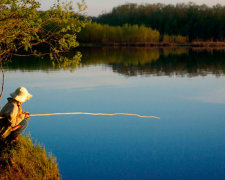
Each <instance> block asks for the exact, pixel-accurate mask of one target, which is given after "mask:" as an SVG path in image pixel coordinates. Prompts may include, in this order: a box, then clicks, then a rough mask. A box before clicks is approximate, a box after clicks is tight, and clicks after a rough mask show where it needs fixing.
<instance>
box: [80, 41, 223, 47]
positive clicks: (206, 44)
mask: <svg viewBox="0 0 225 180" xmlns="http://www.w3.org/2000/svg"><path fill="white" fill-rule="evenodd" d="M104 46H113V47H159V48H160V47H191V48H195V47H196V48H201V47H203V48H225V42H222V41H219V42H214V41H206V42H204V41H194V42H185V43H184V42H182V43H179V42H126V43H117V42H107V43H105V42H104V43H103V42H96V43H80V47H104Z"/></svg>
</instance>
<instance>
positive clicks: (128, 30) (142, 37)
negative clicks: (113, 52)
mask: <svg viewBox="0 0 225 180" xmlns="http://www.w3.org/2000/svg"><path fill="white" fill-rule="evenodd" d="M159 38H160V33H159V32H158V31H157V30H153V29H152V28H150V27H145V26H143V25H142V26H138V25H128V24H125V25H123V26H122V27H120V26H109V25H101V24H98V23H89V24H88V25H87V26H86V27H85V28H84V29H83V30H82V31H81V33H80V34H79V41H80V42H85V43H97V42H102V43H149V42H158V41H159Z"/></svg>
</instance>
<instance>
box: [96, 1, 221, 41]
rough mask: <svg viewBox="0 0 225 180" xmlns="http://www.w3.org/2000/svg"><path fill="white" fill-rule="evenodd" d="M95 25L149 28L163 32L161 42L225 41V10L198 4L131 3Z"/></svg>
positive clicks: (98, 20)
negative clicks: (180, 39)
mask: <svg viewBox="0 0 225 180" xmlns="http://www.w3.org/2000/svg"><path fill="white" fill-rule="evenodd" d="M92 20H93V21H94V22H97V23H100V24H108V25H112V26H123V25H125V24H129V25H139V26H142V25H145V26H146V27H151V28H152V29H156V30H158V31H159V32H160V34H161V36H160V40H161V41H162V40H163V37H164V36H165V35H181V36H185V37H188V41H189V42H192V41H224V39H225V6H222V5H219V4H218V5H216V6H213V7H209V6H207V5H196V4H194V3H191V2H190V3H187V4H184V3H182V4H176V5H165V4H141V5H138V4H134V3H128V4H124V5H120V6H118V7H115V8H113V9H112V11H111V12H109V13H104V14H101V15H99V16H98V17H93V18H92Z"/></svg>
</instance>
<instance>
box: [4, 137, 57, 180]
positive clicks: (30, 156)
mask: <svg viewBox="0 0 225 180" xmlns="http://www.w3.org/2000/svg"><path fill="white" fill-rule="evenodd" d="M0 179H60V174H59V169H58V165H57V162H56V158H55V157H53V155H52V154H48V155H47V154H46V151H45V148H44V147H42V146H41V145H33V143H32V141H31V139H30V137H23V136H19V137H18V141H17V142H16V143H15V144H14V145H11V146H9V145H8V146H6V147H1V149H0Z"/></svg>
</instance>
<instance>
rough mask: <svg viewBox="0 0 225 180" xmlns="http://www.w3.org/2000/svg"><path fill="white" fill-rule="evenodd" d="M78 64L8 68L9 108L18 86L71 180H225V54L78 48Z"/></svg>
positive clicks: (37, 130)
mask: <svg viewBox="0 0 225 180" xmlns="http://www.w3.org/2000/svg"><path fill="white" fill-rule="evenodd" d="M79 50H80V52H81V53H82V55H83V57H82V62H81V65H80V66H79V67H77V68H71V67H64V68H57V67H56V66H53V65H52V63H51V62H50V61H49V59H37V58H25V59H24V58H23V59H16V62H12V63H9V64H8V65H7V66H5V68H4V69H5V76H6V80H5V91H4V95H3V97H2V100H1V105H4V104H5V103H6V98H7V97H8V96H9V94H10V93H11V92H13V91H14V90H15V89H16V88H17V87H19V86H25V87H26V88H27V89H28V90H29V92H30V93H31V94H33V98H32V99H31V100H30V101H28V102H26V103H24V104H23V109H24V110H26V111H28V112H30V113H31V114H39V113H40V114H44V113H56V112H91V113H116V112H123V113H137V114H141V115H153V116H158V117H160V118H161V119H160V120H159V119H151V118H139V117H134V116H121V115H119V116H90V115H64V116H46V117H32V118H31V119H30V121H29V128H28V129H27V133H30V134H31V137H32V139H33V140H34V141H36V142H37V143H40V144H42V145H44V146H45V147H46V151H47V152H52V153H53V154H54V156H55V157H56V158H57V161H58V164H59V169H60V173H61V174H62V178H63V179H79V180H83V179H91V180H95V179H96V180H101V179H104V180H105V179H107V180H111V179H112V180H114V179H129V180H133V179H142V180H145V179H146V180H147V179H182V180H185V179H225V140H224V137H225V77H224V75H225V51H224V50H220V49H218V50H215V49H208V50H205V49H200V48H199V49H185V48H164V49H157V48H80V49H79Z"/></svg>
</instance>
